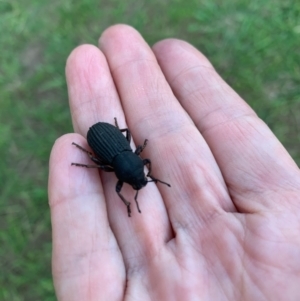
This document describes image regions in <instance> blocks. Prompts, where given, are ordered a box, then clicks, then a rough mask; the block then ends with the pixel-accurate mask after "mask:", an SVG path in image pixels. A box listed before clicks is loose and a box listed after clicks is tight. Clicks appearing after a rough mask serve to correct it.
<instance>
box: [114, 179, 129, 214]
mask: <svg viewBox="0 0 300 301" xmlns="http://www.w3.org/2000/svg"><path fill="white" fill-rule="evenodd" d="M122 186H123V182H121V181H118V183H117V186H116V192H117V194H118V196H119V197H120V199H121V200H122V201H123V203H124V204H125V206H126V207H127V213H128V217H130V214H131V210H130V202H128V201H126V200H125V198H124V197H123V195H122V194H121V193H120V191H121V189H122Z"/></svg>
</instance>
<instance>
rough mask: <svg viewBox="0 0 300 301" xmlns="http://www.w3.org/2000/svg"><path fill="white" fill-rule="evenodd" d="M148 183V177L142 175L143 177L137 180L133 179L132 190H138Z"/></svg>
mask: <svg viewBox="0 0 300 301" xmlns="http://www.w3.org/2000/svg"><path fill="white" fill-rule="evenodd" d="M147 183H148V179H147V178H146V177H144V178H143V179H139V180H137V181H134V183H132V184H131V186H132V188H133V189H134V190H140V189H142V188H143V187H145V186H146V185H147Z"/></svg>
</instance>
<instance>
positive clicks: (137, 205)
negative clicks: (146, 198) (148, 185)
mask: <svg viewBox="0 0 300 301" xmlns="http://www.w3.org/2000/svg"><path fill="white" fill-rule="evenodd" d="M138 193H139V191H138V190H137V191H136V194H135V197H134V200H135V203H136V207H137V210H138V212H139V213H142V211H141V209H140V207H139V203H138V201H137V196H138Z"/></svg>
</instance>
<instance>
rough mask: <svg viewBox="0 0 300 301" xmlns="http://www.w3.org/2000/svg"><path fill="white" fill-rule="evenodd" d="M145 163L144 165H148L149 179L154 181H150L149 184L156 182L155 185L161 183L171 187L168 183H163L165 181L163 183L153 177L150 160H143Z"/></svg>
mask: <svg viewBox="0 0 300 301" xmlns="http://www.w3.org/2000/svg"><path fill="white" fill-rule="evenodd" d="M143 163H144V165H148V166H147V167H148V173H147V177H149V178H150V179H151V180H152V181H149V182H155V183H157V182H159V183H162V184H165V185H167V186H169V187H171V185H170V184H168V183H166V182H163V181H161V180H159V179H157V178H154V177H153V176H152V175H151V160H150V159H144V160H143Z"/></svg>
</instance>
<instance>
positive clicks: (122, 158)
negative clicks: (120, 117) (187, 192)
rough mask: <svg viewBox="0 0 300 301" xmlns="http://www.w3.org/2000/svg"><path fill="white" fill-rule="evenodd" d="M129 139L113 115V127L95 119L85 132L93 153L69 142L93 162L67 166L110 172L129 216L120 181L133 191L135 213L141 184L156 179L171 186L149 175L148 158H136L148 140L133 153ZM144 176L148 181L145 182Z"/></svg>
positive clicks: (129, 136) (125, 130) (129, 135)
mask: <svg viewBox="0 0 300 301" xmlns="http://www.w3.org/2000/svg"><path fill="white" fill-rule="evenodd" d="M123 132H126V137H125V136H124V135H123ZM130 141H131V133H130V131H129V129H127V128H125V129H120V128H119V125H118V122H117V118H115V126H113V125H112V124H109V123H106V122H98V123H96V124H94V125H93V126H92V127H90V129H89V131H88V133H87V142H88V144H89V146H90V148H91V149H92V150H93V152H94V153H95V156H94V155H93V154H92V153H91V152H89V151H88V150H86V149H84V148H83V147H81V146H80V145H78V144H76V143H75V142H73V143H72V144H73V145H75V146H76V147H78V148H79V149H80V150H82V151H83V152H85V153H87V154H88V156H89V157H90V159H91V160H92V161H93V162H94V163H96V165H89V164H81V163H71V165H75V166H81V167H86V168H100V169H101V170H104V171H107V172H114V173H115V175H116V177H117V178H118V182H117V185H116V192H117V194H118V195H119V197H120V199H121V200H122V201H123V203H124V204H125V205H126V207H127V213H128V216H129V217H130V214H131V209H130V202H128V201H127V200H126V199H125V198H124V196H123V195H122V194H121V189H122V186H123V183H127V184H129V185H131V186H132V188H133V189H134V190H136V194H135V197H134V200H135V203H136V207H137V209H138V212H139V213H141V210H140V207H139V204H138V201H137V197H138V192H139V190H140V189H142V188H143V187H145V186H146V185H147V183H148V182H155V183H157V182H160V183H162V184H165V185H167V186H169V187H171V185H170V184H168V183H166V182H163V181H161V180H159V179H157V178H154V177H153V176H152V175H151V171H152V170H151V160H150V159H142V158H141V157H140V154H141V152H142V151H143V150H144V148H145V147H146V145H147V142H148V140H147V139H145V141H144V144H143V145H138V146H137V148H136V150H135V152H133V151H132V149H131V147H130ZM144 166H147V167H148V173H147V175H146V174H145V173H144ZM147 177H149V178H150V179H151V180H150V181H149V180H148V179H147Z"/></svg>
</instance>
